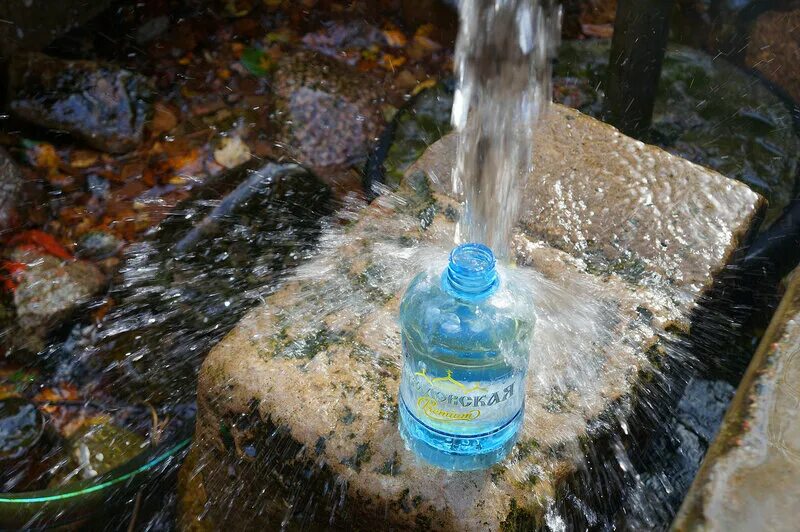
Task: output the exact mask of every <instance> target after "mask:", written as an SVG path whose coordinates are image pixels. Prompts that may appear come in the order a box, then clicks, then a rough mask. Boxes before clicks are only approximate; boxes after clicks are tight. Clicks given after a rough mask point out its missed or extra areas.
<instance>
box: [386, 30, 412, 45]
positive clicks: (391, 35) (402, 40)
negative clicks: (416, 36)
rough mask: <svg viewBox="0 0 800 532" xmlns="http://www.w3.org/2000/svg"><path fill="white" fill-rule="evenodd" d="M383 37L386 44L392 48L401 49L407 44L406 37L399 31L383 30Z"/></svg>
mask: <svg viewBox="0 0 800 532" xmlns="http://www.w3.org/2000/svg"><path fill="white" fill-rule="evenodd" d="M383 36H384V38H385V39H386V44H388V45H389V46H391V47H392V48H402V47H403V46H405V45H406V43H407V42H408V40H407V39H406V36H405V35H404V34H403V32H402V31H399V30H384V31H383Z"/></svg>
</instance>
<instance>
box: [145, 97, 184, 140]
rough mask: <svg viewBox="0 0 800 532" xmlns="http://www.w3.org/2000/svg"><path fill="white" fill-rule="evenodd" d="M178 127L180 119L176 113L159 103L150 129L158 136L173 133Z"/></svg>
mask: <svg viewBox="0 0 800 532" xmlns="http://www.w3.org/2000/svg"><path fill="white" fill-rule="evenodd" d="M177 125H178V117H177V115H176V113H175V112H174V111H173V110H172V109H171V108H170V107H169V106H167V105H165V104H163V103H157V104H156V105H155V109H154V112H153V121H152V122H151V123H150V129H152V131H153V133H155V134H156V135H158V134H161V133H166V132H168V131H171V130H172V129H173V128H174V127H175V126H177Z"/></svg>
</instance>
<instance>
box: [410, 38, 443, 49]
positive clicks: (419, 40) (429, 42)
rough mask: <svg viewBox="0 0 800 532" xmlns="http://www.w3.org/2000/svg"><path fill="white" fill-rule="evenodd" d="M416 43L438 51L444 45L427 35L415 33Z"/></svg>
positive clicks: (424, 47)
mask: <svg viewBox="0 0 800 532" xmlns="http://www.w3.org/2000/svg"><path fill="white" fill-rule="evenodd" d="M414 43H415V44H417V45H419V46H421V47H422V48H423V49H425V50H427V51H428V52H438V51H439V50H441V49H442V45H441V44H439V43H438V42H436V41H434V40H433V39H431V38H430V37H427V36H425V35H414Z"/></svg>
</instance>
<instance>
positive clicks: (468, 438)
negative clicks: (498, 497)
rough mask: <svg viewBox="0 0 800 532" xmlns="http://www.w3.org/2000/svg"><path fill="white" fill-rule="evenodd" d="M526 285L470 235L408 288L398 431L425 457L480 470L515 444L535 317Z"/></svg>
mask: <svg viewBox="0 0 800 532" xmlns="http://www.w3.org/2000/svg"><path fill="white" fill-rule="evenodd" d="M521 288H522V287H514V286H511V285H509V283H508V282H504V279H501V278H500V276H499V275H498V272H497V269H496V267H495V258H494V255H493V254H492V251H491V250H490V249H489V248H488V247H486V246H484V245H482V244H463V245H460V246H458V247H456V248H455V249H454V250H453V251H452V252H451V253H450V262H449V264H448V266H447V268H445V271H444V272H443V273H442V274H441V275H438V272H435V273H429V272H423V273H421V274H419V275H417V276H416V277H415V278H414V280H413V281H412V282H411V284H410V285H409V287H408V289H407V291H406V293H405V295H404V296H403V300H402V302H401V304H400V327H401V336H402V343H403V372H402V377H401V383H400V398H399V403H400V405H399V409H400V434H401V435H402V436H403V439H404V440H405V443H406V445H407V446H408V447H409V448H410V449H411V450H412V451H414V452H415V453H416V454H417V455H418V456H420V457H422V458H423V459H424V460H426V461H427V462H430V463H431V464H433V465H436V466H439V467H442V468H444V469H450V470H469V469H481V468H485V467H488V466H490V465H492V464H494V463H495V462H498V461H499V460H502V459H503V458H504V457H505V456H506V455H507V454H508V452H509V451H510V450H511V448H512V447H513V446H514V443H515V442H516V439H517V435H518V432H519V429H520V427H521V425H522V419H523V416H524V408H525V373H526V371H527V369H528V358H529V355H530V347H531V346H530V342H531V339H532V334H533V326H534V320H535V318H534V313H533V304H532V301H530V298H529V297H520V294H524V290H521Z"/></svg>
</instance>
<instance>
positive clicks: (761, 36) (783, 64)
mask: <svg viewBox="0 0 800 532" xmlns="http://www.w3.org/2000/svg"><path fill="white" fill-rule="evenodd" d="M787 7H788V6H787ZM745 63H746V64H747V65H748V66H749V67H751V68H753V69H754V70H756V71H758V72H760V73H761V74H763V75H764V77H766V78H767V79H768V80H770V81H772V82H773V83H775V84H776V85H778V86H779V87H781V88H782V89H783V90H785V91H786V92H787V93H788V94H789V96H791V98H792V99H793V100H794V101H795V102H800V72H798V69H797V65H798V64H800V3H798V2H795V3H794V9H789V10H786V11H783V10H776V11H768V12H766V13H764V14H762V15H761V16H759V17H758V19H756V21H755V23H754V24H753V29H752V31H751V32H750V38H749V40H748V44H747V50H746V51H745Z"/></svg>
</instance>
